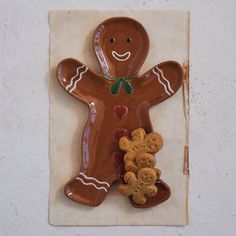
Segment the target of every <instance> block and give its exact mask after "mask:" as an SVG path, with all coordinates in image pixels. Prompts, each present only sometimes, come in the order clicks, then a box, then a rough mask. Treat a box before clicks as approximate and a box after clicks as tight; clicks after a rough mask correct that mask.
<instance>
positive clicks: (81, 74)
mask: <svg viewBox="0 0 236 236" xmlns="http://www.w3.org/2000/svg"><path fill="white" fill-rule="evenodd" d="M87 70H88V67H86V69H85V70H84V71H82V72H81V73H80V75H79V78H78V79H77V80H76V81H75V83H74V85H73V87H72V88H71V89H70V90H69V93H72V92H73V90H74V89H75V88H76V85H77V83H78V82H79V81H80V80H81V79H82V77H83V74H84V73H85V72H86V71H87Z"/></svg>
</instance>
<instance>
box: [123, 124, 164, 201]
mask: <svg viewBox="0 0 236 236" xmlns="http://www.w3.org/2000/svg"><path fill="white" fill-rule="evenodd" d="M119 146H120V149H121V150H123V151H125V152H126V154H125V156H124V162H125V171H126V173H125V174H124V178H123V179H124V182H125V184H121V185H120V186H119V191H120V193H121V194H122V195H124V196H126V197H131V198H132V200H133V201H134V202H135V203H136V204H138V205H144V204H145V203H146V201H147V198H148V197H153V196H155V195H156V194H157V192H158V189H157V187H156V185H155V183H156V181H157V179H158V178H159V177H160V174H161V172H160V170H159V169H156V168H155V165H156V159H155V155H154V154H155V153H156V152H158V151H159V150H160V149H161V148H162V146H163V139H162V137H161V135H160V134H158V133H149V134H146V132H145V130H144V129H142V128H138V129H135V130H134V131H133V132H132V133H131V140H130V139H128V138H127V137H122V138H120V140H119Z"/></svg>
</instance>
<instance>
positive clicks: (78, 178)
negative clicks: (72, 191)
mask: <svg viewBox="0 0 236 236" xmlns="http://www.w3.org/2000/svg"><path fill="white" fill-rule="evenodd" d="M76 179H77V180H79V181H81V182H82V183H83V184H84V185H92V186H94V187H95V188H96V189H103V190H104V191H105V192H107V189H106V188H104V187H97V185H95V184H94V183H85V182H84V181H83V180H82V179H81V178H80V177H76Z"/></svg>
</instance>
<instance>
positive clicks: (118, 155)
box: [112, 151, 124, 165]
mask: <svg viewBox="0 0 236 236" xmlns="http://www.w3.org/2000/svg"><path fill="white" fill-rule="evenodd" d="M112 159H113V161H114V162H115V163H116V164H117V165H121V164H122V163H124V153H123V152H120V151H117V152H114V153H113V155H112Z"/></svg>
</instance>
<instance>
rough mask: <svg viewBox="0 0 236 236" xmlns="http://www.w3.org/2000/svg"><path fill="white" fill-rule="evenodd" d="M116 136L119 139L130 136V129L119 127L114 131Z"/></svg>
mask: <svg viewBox="0 0 236 236" xmlns="http://www.w3.org/2000/svg"><path fill="white" fill-rule="evenodd" d="M114 136H115V137H116V138H117V139H120V138H121V137H123V136H128V131H127V130H126V129H123V128H117V129H115V131H114Z"/></svg>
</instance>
